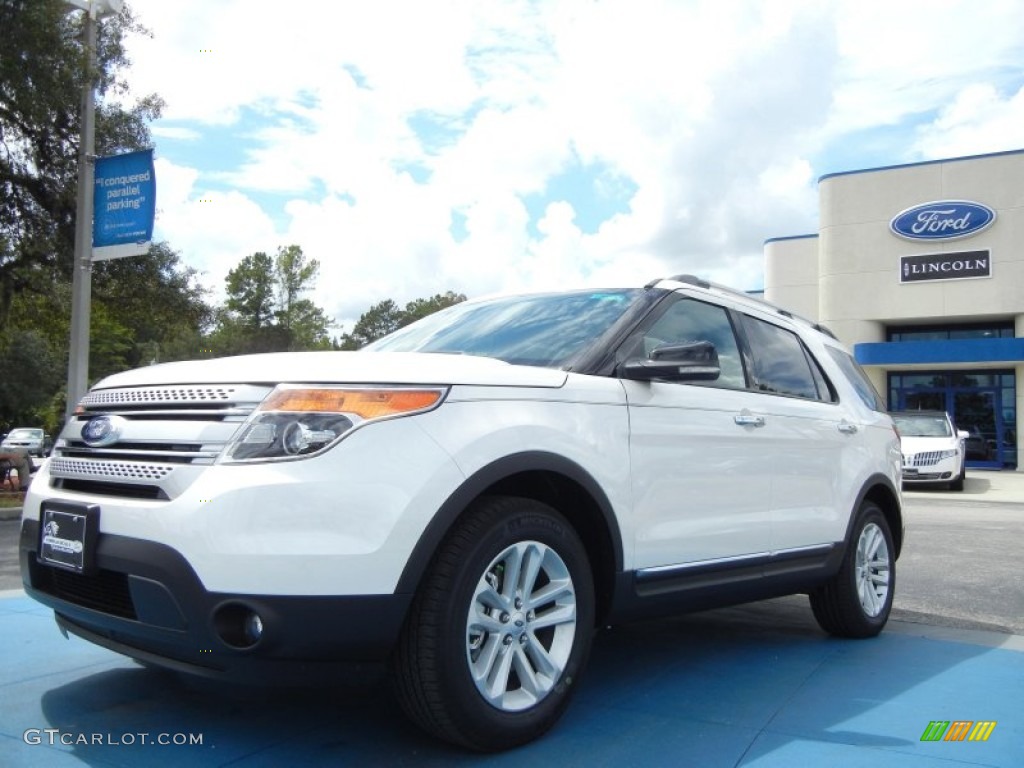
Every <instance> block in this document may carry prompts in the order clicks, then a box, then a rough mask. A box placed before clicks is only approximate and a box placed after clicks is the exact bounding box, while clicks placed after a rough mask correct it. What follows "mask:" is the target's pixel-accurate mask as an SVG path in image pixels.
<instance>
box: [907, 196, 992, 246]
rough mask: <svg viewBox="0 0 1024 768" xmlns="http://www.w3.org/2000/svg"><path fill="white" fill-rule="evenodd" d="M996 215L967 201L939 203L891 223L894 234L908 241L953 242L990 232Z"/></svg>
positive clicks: (917, 207)
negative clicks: (989, 228)
mask: <svg viewBox="0 0 1024 768" xmlns="http://www.w3.org/2000/svg"><path fill="white" fill-rule="evenodd" d="M995 220H996V212H995V211H993V210H992V209H991V208H989V207H988V206H987V205H982V204H981V203H972V202H970V201H968V200H937V201H935V202H933V203H924V204H923V205H915V206H914V207H913V208H907V209H906V210H905V211H900V212H899V213H897V214H896V215H895V216H894V217H893V219H892V221H890V222H889V229H891V230H892V232H893V234H895V235H899V236H900V237H903V238H906V239H907V240H953V239H955V238H958V237H967V236H968V235H974V234H977V233H978V232H981V231H982V230H983V229H987V228H988V227H989V226H990V225H991V224H992V222H994V221H995Z"/></svg>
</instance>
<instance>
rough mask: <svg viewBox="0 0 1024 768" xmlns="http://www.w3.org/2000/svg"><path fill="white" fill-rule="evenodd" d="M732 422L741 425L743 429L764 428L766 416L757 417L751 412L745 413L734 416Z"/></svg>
mask: <svg viewBox="0 0 1024 768" xmlns="http://www.w3.org/2000/svg"><path fill="white" fill-rule="evenodd" d="M732 420H733V421H735V422H736V423H737V424H739V425H740V426H741V427H763V426H764V416H755V415H754V414H752V413H751V412H750V411H743V412H742V413H740V414H738V415H736V416H733V418H732Z"/></svg>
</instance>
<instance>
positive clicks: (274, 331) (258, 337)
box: [208, 245, 333, 355]
mask: <svg viewBox="0 0 1024 768" xmlns="http://www.w3.org/2000/svg"><path fill="white" fill-rule="evenodd" d="M319 272H320V263H319V262H318V261H317V260H316V259H310V260H308V261H307V259H306V256H305V254H303V253H302V249H301V248H300V247H299V246H297V245H289V246H287V247H284V248H278V249H277V254H276V255H275V256H274V257H273V258H271V257H270V256H268V255H267V254H266V253H263V252H259V253H254V254H252V255H251V256H246V257H245V258H243V259H242V260H241V261H240V262H239V263H238V266H237V267H235V268H234V269H232V270H231V271H229V272H228V276H227V278H226V283H227V302H226V304H225V306H224V308H223V309H222V310H221V311H220V312H218V313H217V318H216V328H215V330H214V332H213V333H212V334H210V336H209V339H208V340H209V348H210V350H211V352H210V354H212V355H239V354H248V353H252V352H283V351H287V350H309V349H330V348H331V340H330V336H329V331H330V329H331V327H332V325H333V321H332V320H331V319H330V318H329V317H327V315H326V314H324V311H323V310H322V309H321V308H320V307H318V306H316V305H315V304H314V303H313V302H312V301H310V300H309V299H306V298H302V294H304V293H306V292H308V291H311V290H312V289H313V288H314V287H315V284H316V278H317V275H318V274H319Z"/></svg>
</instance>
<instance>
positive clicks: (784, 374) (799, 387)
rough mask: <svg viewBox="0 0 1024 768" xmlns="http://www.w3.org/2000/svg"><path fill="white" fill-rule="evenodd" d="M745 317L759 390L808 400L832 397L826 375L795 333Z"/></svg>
mask: <svg viewBox="0 0 1024 768" xmlns="http://www.w3.org/2000/svg"><path fill="white" fill-rule="evenodd" d="M742 317H743V330H744V332H745V333H746V335H747V341H748V342H749V344H750V350H751V354H752V355H753V363H754V370H753V378H754V387H755V388H756V389H757V390H758V391H760V392H769V393H771V394H775V395H788V396H790V397H803V398H807V399H809V400H830V399H831V397H830V394H829V392H828V391H827V387H825V386H824V385H825V382H824V379H823V377H822V376H821V374H820V372H819V371H816V370H815V363H813V362H812V360H811V359H810V355H809V354H808V353H807V351H806V350H805V349H804V345H803V344H802V343H801V342H800V339H799V338H798V337H797V335H796V334H795V333H793V332H792V331H789V330H787V329H785V328H780V327H779V326H777V325H773V324H772V323H768V322H765V321H764V320H759V319H757V318H755V317H751V316H749V315H742ZM815 374H817V375H815ZM823 389H824V391H823Z"/></svg>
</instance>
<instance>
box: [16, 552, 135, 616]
mask: <svg viewBox="0 0 1024 768" xmlns="http://www.w3.org/2000/svg"><path fill="white" fill-rule="evenodd" d="M33 572H34V573H33V576H34V578H33V586H34V587H35V588H36V589H38V590H39V591H40V592H45V593H46V594H48V595H52V596H53V597H56V598H57V599H59V600H66V601H67V602H69V603H74V604H75V605H80V606H82V607H83V608H90V609H91V610H94V611H99V612H101V613H106V614H110V615H111V616H119V617H121V618H122V619H132V620H135V619H136V618H137V616H136V614H135V605H134V604H133V603H132V595H131V591H130V590H129V589H128V577H127V576H126V575H125V574H123V573H117V572H116V571H104V570H101V571H97V572H96V573H95V574H92V575H90V576H85V575H82V574H78V573H71V572H70V571H63V570H61V569H59V568H48V567H46V566H41V565H37V566H35V567H34V568H33Z"/></svg>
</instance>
